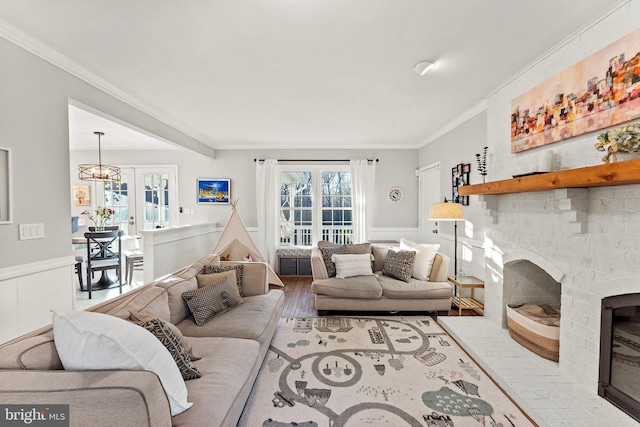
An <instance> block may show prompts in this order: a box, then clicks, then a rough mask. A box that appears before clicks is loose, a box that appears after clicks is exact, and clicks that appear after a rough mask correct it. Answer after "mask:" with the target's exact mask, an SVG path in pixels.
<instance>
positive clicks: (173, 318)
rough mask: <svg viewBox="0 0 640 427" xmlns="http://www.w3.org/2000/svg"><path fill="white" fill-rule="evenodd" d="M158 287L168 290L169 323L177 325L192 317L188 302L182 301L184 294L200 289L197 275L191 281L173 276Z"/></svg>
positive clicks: (159, 283) (158, 284)
mask: <svg viewBox="0 0 640 427" xmlns="http://www.w3.org/2000/svg"><path fill="white" fill-rule="evenodd" d="M156 286H157V287H160V288H163V289H166V291H167V296H168V298H169V302H168V305H169V314H170V315H169V322H171V323H173V324H174V325H177V324H178V323H180V322H181V321H182V320H183V319H185V318H186V317H188V316H190V314H191V313H190V312H189V307H188V306H187V302H186V301H185V300H184V299H182V294H183V293H185V292H188V291H195V290H196V289H198V280H197V279H196V275H193V277H191V278H190V279H188V280H187V279H184V278H182V277H176V276H172V277H169V278H167V279H165V280H163V281H161V282H158V283H157V284H156Z"/></svg>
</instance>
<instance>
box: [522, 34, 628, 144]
mask: <svg viewBox="0 0 640 427" xmlns="http://www.w3.org/2000/svg"><path fill="white" fill-rule="evenodd" d="M638 117H640V28H639V29H637V30H635V31H634V32H632V33H631V34H628V35H627V36H625V37H623V38H622V39H620V40H618V41H616V42H614V43H612V44H610V45H609V46H607V47H605V48H603V49H601V50H600V51H598V52H596V53H594V54H593V55H591V56H589V57H587V58H585V59H583V60H582V61H580V62H578V63H577V64H575V65H573V66H572V67H569V68H568V69H566V70H564V71H563V72H561V73H560V74H558V75H556V76H554V77H552V78H550V79H549V80H547V81H545V82H544V83H542V84H540V85H538V86H536V87H534V88H533V89H531V90H530V91H528V92H526V93H524V94H522V95H520V96H519V97H517V98H514V99H513V100H512V102H511V152H512V153H518V152H521V151H525V150H529V149H531V148H535V147H539V146H542V145H546V144H551V143H553V142H557V141H560V140H563V139H567V138H571V137H573V136H578V135H582V134H585V133H588V132H593V131H596V130H599V129H604V128H607V127H611V126H614V125H617V124H620V123H625V122H628V121H630V120H634V119H636V118H638Z"/></svg>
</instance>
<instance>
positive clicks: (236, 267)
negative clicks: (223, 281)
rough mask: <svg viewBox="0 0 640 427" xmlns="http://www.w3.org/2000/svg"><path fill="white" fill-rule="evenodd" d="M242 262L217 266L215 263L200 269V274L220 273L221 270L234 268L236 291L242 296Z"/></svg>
mask: <svg viewBox="0 0 640 427" xmlns="http://www.w3.org/2000/svg"><path fill="white" fill-rule="evenodd" d="M243 267H244V266H243V265H242V264H233V265H225V266H217V265H208V266H206V267H205V268H203V269H202V271H201V272H200V273H201V274H211V273H222V272H223V271H229V270H235V272H236V285H237V286H238V291H239V292H240V296H244V292H243V290H242V272H243Z"/></svg>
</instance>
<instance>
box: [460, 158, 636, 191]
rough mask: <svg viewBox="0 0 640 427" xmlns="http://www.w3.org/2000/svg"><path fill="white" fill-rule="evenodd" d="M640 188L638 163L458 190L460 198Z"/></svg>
mask: <svg viewBox="0 0 640 427" xmlns="http://www.w3.org/2000/svg"><path fill="white" fill-rule="evenodd" d="M629 184H640V159H633V160H625V161H623V162H616V163H605V164H602V165H598V166H587V167H584V168H577V169H569V170H563V171H558V172H548V173H544V174H539V175H530V176H523V177H520V178H513V179H504V180H501V181H493V182H487V183H484V184H474V185H467V186H464V187H460V188H459V189H458V191H459V193H460V195H461V196H468V195H471V194H510V193H524V192H529V191H546V190H555V189H557V188H587V187H603V186H611V185H629Z"/></svg>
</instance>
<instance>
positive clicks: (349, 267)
mask: <svg viewBox="0 0 640 427" xmlns="http://www.w3.org/2000/svg"><path fill="white" fill-rule="evenodd" d="M331 261H333V263H334V264H335V265H336V278H338V279H346V278H347V277H353V276H372V275H373V270H372V269H371V261H373V255H371V254H348V255H341V254H333V255H331Z"/></svg>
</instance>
